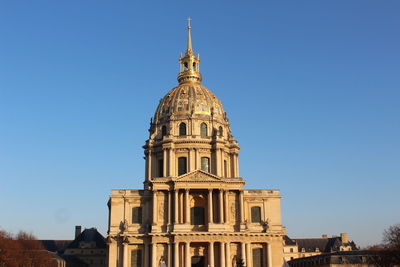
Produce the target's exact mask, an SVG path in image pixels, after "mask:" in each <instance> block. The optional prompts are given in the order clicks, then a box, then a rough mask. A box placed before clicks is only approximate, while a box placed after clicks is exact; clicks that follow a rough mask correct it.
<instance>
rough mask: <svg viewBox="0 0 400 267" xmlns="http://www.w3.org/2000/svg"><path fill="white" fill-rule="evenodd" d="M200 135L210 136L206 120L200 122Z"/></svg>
mask: <svg viewBox="0 0 400 267" xmlns="http://www.w3.org/2000/svg"><path fill="white" fill-rule="evenodd" d="M200 136H201V137H208V125H207V123H205V122H202V123H201V124H200Z"/></svg>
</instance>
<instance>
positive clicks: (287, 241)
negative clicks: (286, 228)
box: [283, 235, 297, 246]
mask: <svg viewBox="0 0 400 267" xmlns="http://www.w3.org/2000/svg"><path fill="white" fill-rule="evenodd" d="M283 241H285V245H287V246H296V244H297V243H296V242H295V241H294V240H293V239H291V238H290V237H288V236H287V235H285V236H284V237H283Z"/></svg>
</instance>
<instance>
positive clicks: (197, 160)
mask: <svg viewBox="0 0 400 267" xmlns="http://www.w3.org/2000/svg"><path fill="white" fill-rule="evenodd" d="M194 153H195V157H194V160H195V164H194V167H195V169H196V170H198V169H200V166H199V150H198V149H196V148H195V149H194ZM210 164H211V162H210Z"/></svg>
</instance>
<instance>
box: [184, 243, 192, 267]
mask: <svg viewBox="0 0 400 267" xmlns="http://www.w3.org/2000/svg"><path fill="white" fill-rule="evenodd" d="M185 248H186V252H185V254H186V255H185V259H186V266H185V267H191V266H192V257H191V255H190V242H186V243H185Z"/></svg>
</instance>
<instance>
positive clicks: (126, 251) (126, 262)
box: [122, 243, 129, 267]
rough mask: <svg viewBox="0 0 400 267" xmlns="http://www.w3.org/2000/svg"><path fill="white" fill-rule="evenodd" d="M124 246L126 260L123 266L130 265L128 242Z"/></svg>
mask: <svg viewBox="0 0 400 267" xmlns="http://www.w3.org/2000/svg"><path fill="white" fill-rule="evenodd" d="M123 246H124V255H123V257H124V260H123V261H124V262H123V263H122V266H123V267H128V266H129V265H128V243H123Z"/></svg>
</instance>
